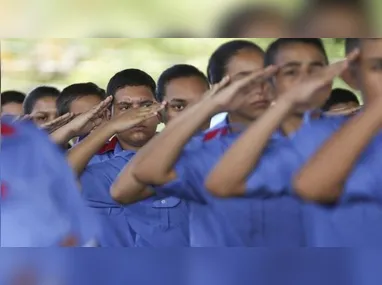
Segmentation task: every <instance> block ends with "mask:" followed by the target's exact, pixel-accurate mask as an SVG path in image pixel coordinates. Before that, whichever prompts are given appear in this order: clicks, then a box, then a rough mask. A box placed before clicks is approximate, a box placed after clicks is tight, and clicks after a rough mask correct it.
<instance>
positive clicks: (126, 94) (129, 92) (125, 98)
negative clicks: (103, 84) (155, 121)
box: [114, 86, 154, 103]
mask: <svg viewBox="0 0 382 285" xmlns="http://www.w3.org/2000/svg"><path fill="white" fill-rule="evenodd" d="M153 99H154V94H153V92H152V91H151V90H150V88H149V87H146V86H126V87H123V88H121V89H118V91H117V92H116V93H115V96H114V103H120V102H139V101H144V100H153Z"/></svg>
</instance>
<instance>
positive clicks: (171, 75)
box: [156, 64, 209, 102]
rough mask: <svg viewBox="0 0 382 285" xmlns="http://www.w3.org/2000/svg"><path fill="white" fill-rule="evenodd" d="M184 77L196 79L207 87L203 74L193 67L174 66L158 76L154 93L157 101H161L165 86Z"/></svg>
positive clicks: (207, 83) (186, 65)
mask: <svg viewBox="0 0 382 285" xmlns="http://www.w3.org/2000/svg"><path fill="white" fill-rule="evenodd" d="M185 77H198V78H200V79H201V80H203V81H204V82H205V83H206V86H209V82H208V79H207V77H206V76H205V74H204V73H203V72H201V71H200V70H199V69H197V68H196V67H195V66H193V65H188V64H176V65H174V66H172V67H170V68H167V69H166V70H165V71H163V72H162V74H161V75H160V76H159V79H158V83H157V91H156V99H157V101H158V102H162V101H163V98H164V96H165V89H166V86H167V84H169V83H170V81H172V80H174V79H178V78H185Z"/></svg>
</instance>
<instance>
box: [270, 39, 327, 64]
mask: <svg viewBox="0 0 382 285" xmlns="http://www.w3.org/2000/svg"><path fill="white" fill-rule="evenodd" d="M292 61H293V62H302V63H303V62H314V61H319V62H322V61H324V62H325V61H326V59H325V56H324V54H323V53H322V52H321V51H320V50H319V49H318V48H317V47H315V46H314V45H312V44H304V43H291V44H287V45H283V46H281V47H279V49H278V51H277V53H276V56H275V64H277V65H284V64H286V63H288V62H292Z"/></svg>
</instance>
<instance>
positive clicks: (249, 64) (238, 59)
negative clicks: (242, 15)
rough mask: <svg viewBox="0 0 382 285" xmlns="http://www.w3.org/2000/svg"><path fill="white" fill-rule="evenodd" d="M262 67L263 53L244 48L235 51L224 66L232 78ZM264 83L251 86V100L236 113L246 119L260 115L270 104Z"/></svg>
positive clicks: (245, 74)
mask: <svg viewBox="0 0 382 285" xmlns="http://www.w3.org/2000/svg"><path fill="white" fill-rule="evenodd" d="M263 67H264V55H263V54H262V53H260V52H258V51H256V50H248V49H244V50H241V51H239V52H238V53H236V54H235V55H234V56H233V57H232V58H231V59H230V60H229V62H228V64H227V66H226V74H225V75H229V76H230V77H231V78H232V79H233V80H238V79H240V78H243V77H244V76H247V75H248V74H250V73H251V72H254V71H257V70H261V69H263ZM265 87H266V84H264V83H258V84H257V85H256V86H254V87H253V89H252V92H251V94H250V95H251V100H250V101H249V102H248V104H247V105H245V106H243V107H242V108H241V109H240V110H238V111H237V112H236V113H237V115H239V116H240V117H242V118H245V119H247V120H254V119H256V118H258V117H259V116H261V115H262V114H263V113H264V112H265V111H266V110H267V108H268V107H269V105H270V98H269V96H268V93H267V91H268V90H267V88H265Z"/></svg>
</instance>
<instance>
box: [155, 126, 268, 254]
mask: <svg viewBox="0 0 382 285" xmlns="http://www.w3.org/2000/svg"><path fill="white" fill-rule="evenodd" d="M221 126H222V127H221V128H219V127H218V128H214V129H212V130H210V131H208V132H207V133H206V134H205V136H204V139H201V140H200V139H198V140H197V144H195V142H194V141H191V144H194V145H193V147H190V143H189V144H188V145H186V147H185V148H184V150H183V152H182V154H181V156H180V158H179V160H178V162H177V163H176V166H175V169H176V172H177V177H178V178H177V179H176V180H174V181H171V182H170V183H168V184H166V185H163V186H157V187H155V190H156V192H157V194H158V195H159V196H166V195H172V196H176V197H179V198H181V199H184V200H187V201H188V202H189V207H190V245H191V246H192V247H223V246H257V245H259V238H260V235H259V233H260V231H261V222H260V217H261V208H260V207H259V205H258V204H257V202H256V201H251V200H244V199H239V198H237V199H219V198H216V197H213V196H212V195H210V193H209V192H208V191H207V190H206V189H205V187H204V180H205V178H206V176H207V175H208V172H209V171H210V170H211V169H212V167H213V166H214V165H215V164H216V163H217V162H218V161H219V159H220V158H221V156H222V154H223V153H224V151H225V150H227V149H228V148H229V146H230V145H231V144H232V142H233V141H235V140H236V139H237V137H238V136H239V135H240V134H239V133H229V130H228V126H227V125H224V124H223V125H221Z"/></svg>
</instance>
